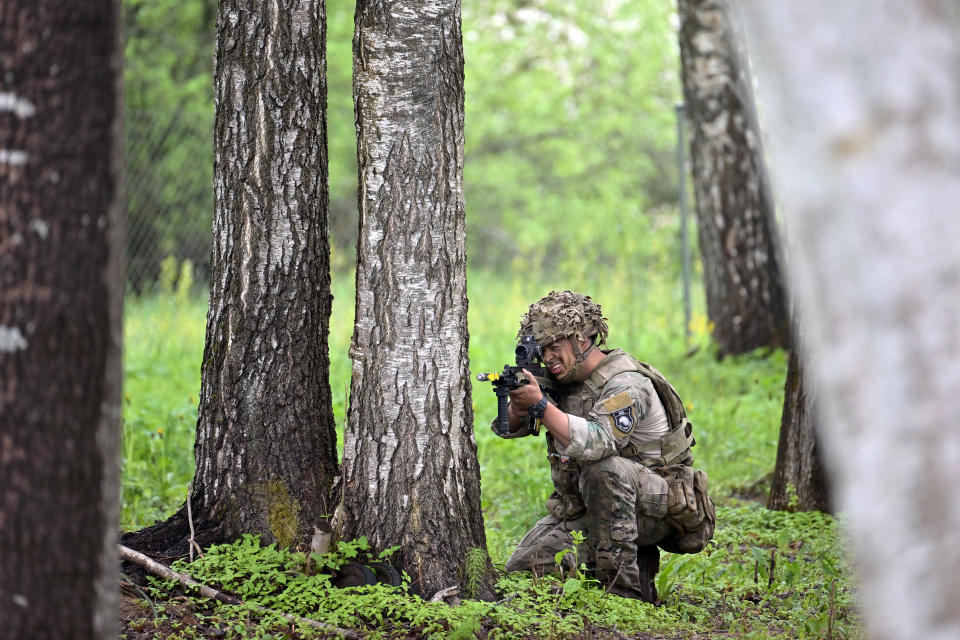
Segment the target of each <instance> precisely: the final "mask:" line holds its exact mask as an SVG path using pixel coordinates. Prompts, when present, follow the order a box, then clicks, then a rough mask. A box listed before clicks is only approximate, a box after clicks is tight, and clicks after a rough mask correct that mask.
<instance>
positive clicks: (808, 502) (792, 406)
mask: <svg viewBox="0 0 960 640" xmlns="http://www.w3.org/2000/svg"><path fill="white" fill-rule="evenodd" d="M794 316H795V317H796V316H797V312H795V313H794ZM791 335H792V336H793V345H792V346H791V348H790V360H789V363H788V365H787V382H786V385H785V387H784V394H783V395H784V397H783V414H782V416H781V419H780V441H779V444H778V446H777V462H776V466H775V467H774V470H773V484H772V486H771V487H770V496H769V497H768V498H767V507H769V508H770V509H777V510H781V511H783V510H797V511H824V512H829V511H830V491H829V485H828V483H827V476H826V472H825V471H824V468H823V461H822V460H823V455H822V453H821V447H820V443H819V438H818V437H817V432H816V428H815V427H816V424H815V423H816V421H817V413H816V406H815V402H814V397H815V396H814V385H813V384H812V381H811V380H810V378H809V374H808V371H809V365H810V363H809V361H808V358H809V352H807V351H804V350H803V344H802V334H801V329H800V327H799V326H798V324H797V323H796V322H795V323H794V326H793V331H792V332H791Z"/></svg>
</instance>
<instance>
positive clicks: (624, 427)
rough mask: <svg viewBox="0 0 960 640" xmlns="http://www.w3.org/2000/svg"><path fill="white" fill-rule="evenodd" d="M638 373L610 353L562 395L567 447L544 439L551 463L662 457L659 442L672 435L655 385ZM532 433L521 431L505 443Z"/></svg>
mask: <svg viewBox="0 0 960 640" xmlns="http://www.w3.org/2000/svg"><path fill="white" fill-rule="evenodd" d="M638 368H639V367H638V363H637V361H636V360H635V359H634V358H633V357H632V356H630V355H628V354H627V353H626V352H624V351H623V350H621V349H614V350H612V351H610V352H608V353H607V354H606V357H605V358H604V359H603V360H602V361H601V362H600V364H598V365H597V367H596V368H595V369H594V370H593V372H592V373H591V374H590V377H589V378H588V379H587V380H585V381H584V382H580V383H576V384H573V385H569V386H568V387H566V388H565V389H564V391H565V394H564V395H563V396H562V397H561V398H560V400H559V403H558V407H559V408H560V410H561V411H563V412H564V413H566V414H567V417H568V420H569V425H570V445H569V446H567V447H566V448H562V447H560V446H559V445H557V444H556V443H555V442H554V441H553V438H550V437H548V438H547V443H548V445H547V446H548V448H549V453H550V454H551V456H552V457H553V456H559V457H563V458H570V459H573V460H576V461H578V462H593V461H596V460H600V459H603V458H606V457H608V456H614V455H623V456H624V457H628V458H638V457H639V458H656V457H659V456H660V455H661V452H660V443H659V439H660V438H661V437H662V436H664V435H666V434H667V432H668V431H669V430H670V423H669V420H668V419H667V414H666V411H665V410H664V407H663V403H662V402H661V400H660V397H659V396H658V395H657V392H656V389H654V386H653V383H652V382H651V381H650V378H648V377H647V376H645V375H643V374H642V373H640V372H639V371H638ZM531 433H532V432H531V431H529V430H528V429H526V428H521V429H520V430H519V431H516V432H514V433H511V434H509V435H507V436H503V437H506V438H518V437H523V436H527V435H530V434H531Z"/></svg>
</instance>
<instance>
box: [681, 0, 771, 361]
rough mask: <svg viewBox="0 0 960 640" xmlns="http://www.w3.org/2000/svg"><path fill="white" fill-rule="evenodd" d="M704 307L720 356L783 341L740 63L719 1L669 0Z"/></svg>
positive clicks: (767, 214)
mask: <svg viewBox="0 0 960 640" xmlns="http://www.w3.org/2000/svg"><path fill="white" fill-rule="evenodd" d="M677 4H678V10H679V14H680V31H679V38H680V59H681V67H682V76H683V94H684V101H685V104H686V112H687V115H688V118H689V121H690V129H691V133H692V135H691V140H690V155H691V162H692V166H693V185H694V192H695V194H696V199H697V207H696V211H697V221H698V223H697V227H698V230H699V238H700V242H699V244H700V253H701V256H702V258H703V279H704V285H705V287H706V297H707V313H708V315H709V317H710V322H711V323H712V324H713V338H714V340H715V341H716V343H717V347H718V353H719V355H720V357H723V356H725V355H736V354H739V353H745V352H747V351H751V350H753V349H756V348H758V347H786V346H787V342H788V338H789V318H788V313H787V303H786V294H785V292H784V285H783V276H782V274H781V268H780V264H779V260H780V255H779V253H778V251H779V250H778V248H777V244H776V234H777V230H776V224H775V221H774V217H773V203H772V200H771V198H770V195H769V187H768V184H767V176H766V169H765V165H764V158H763V151H762V147H761V144H760V134H759V131H758V126H757V120H756V114H755V111H754V104H753V91H752V88H751V85H750V77H749V65H748V63H747V60H746V56H745V55H744V52H743V47H742V45H741V44H740V34H739V31H738V29H737V28H736V22H735V21H733V20H732V15H731V13H730V8H729V4H728V1H727V0H678V3H677Z"/></svg>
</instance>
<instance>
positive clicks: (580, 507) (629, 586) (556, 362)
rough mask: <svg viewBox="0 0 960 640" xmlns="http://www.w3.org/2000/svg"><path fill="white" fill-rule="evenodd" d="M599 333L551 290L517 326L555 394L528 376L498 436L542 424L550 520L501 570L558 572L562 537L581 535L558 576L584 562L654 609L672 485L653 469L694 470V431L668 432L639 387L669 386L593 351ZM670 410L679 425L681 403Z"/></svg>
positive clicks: (578, 306)
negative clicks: (506, 428)
mask: <svg viewBox="0 0 960 640" xmlns="http://www.w3.org/2000/svg"><path fill="white" fill-rule="evenodd" d="M607 333H608V327H607V323H606V319H605V318H604V317H603V315H602V312H601V309H600V306H599V305H598V304H596V303H595V302H593V301H592V300H591V299H590V297H589V296H584V295H581V294H578V293H574V292H572V291H562V292H556V291H551V292H550V293H549V294H548V295H547V296H545V297H544V298H542V299H540V300H539V301H537V302H535V303H534V304H532V305H531V306H530V308H529V310H528V311H527V313H526V315H525V316H524V317H523V320H522V321H521V329H520V334H519V335H533V337H534V340H535V341H536V342H537V344H538V345H539V346H540V348H541V350H542V361H543V365H544V367H545V368H546V369H547V371H548V372H549V376H550V377H551V378H553V380H551V381H549V383H548V384H547V385H545V386H546V387H557V388H558V392H557V393H554V394H552V395H554V396H555V398H548V397H547V396H546V395H545V394H544V393H543V391H542V390H541V386H540V385H539V384H537V381H536V380H535V379H534V376H533V375H532V374H531V373H530V372H529V371H526V370H525V374H526V377H527V379H528V380H529V382H528V383H527V384H526V385H523V386H521V387H519V388H517V389H515V390H512V391H511V392H510V404H509V405H508V408H507V413H508V418H509V422H510V433H509V434H508V435H505V436H503V437H507V438H514V437H521V436H526V435H530V434H532V433H533V432H534V431H533V430H532V429H531V428H530V416H533V417H535V418H539V419H540V421H541V423H542V425H543V426H544V427H545V428H546V432H547V433H546V440H547V452H548V458H549V461H550V468H551V477H552V480H553V484H554V491H553V493H552V495H551V496H550V498H549V499H548V500H547V505H546V506H547V510H548V511H549V515H547V516H546V517H544V518H542V519H541V520H540V521H538V522H537V523H536V524H535V525H534V527H533V528H532V529H531V530H530V531H529V532H528V533H527V534H526V535H525V536H524V538H523V540H521V542H520V545H519V546H518V547H517V549H516V551H514V553H513V555H512V556H511V557H510V559H509V561H508V562H507V566H506V568H507V570H509V571H518V570H524V569H527V570H531V571H534V572H536V573H538V574H541V575H542V574H545V573H549V572H551V571H554V570H556V568H557V567H556V562H555V555H556V553H557V552H559V551H561V550H562V549H569V548H572V540H571V537H570V532H571V531H574V530H581V531H583V532H584V533H585V534H586V544H585V545H583V546H584V548H581V549H580V557H579V558H577V559H575V558H574V557H573V554H567V555H566V556H564V558H563V564H564V565H565V567H564V568H566V569H569V568H571V567H572V566H575V563H578V562H580V563H586V564H587V565H588V566H589V567H591V568H592V569H593V571H594V575H595V577H596V578H597V579H599V580H600V581H601V582H602V583H604V584H605V585H606V587H607V589H608V591H609V592H611V593H614V594H617V595H620V596H624V597H628V598H639V599H641V600H645V601H647V602H654V601H656V598H657V593H656V588H655V586H654V583H653V578H654V576H655V575H656V572H657V570H658V568H659V559H660V555H659V550H658V548H657V546H656V545H657V543H658V542H661V541H663V540H664V539H666V538H668V537H670V536H671V535H675V534H676V531H675V528H674V526H673V525H671V522H670V520H669V513H668V508H669V507H670V504H669V502H668V501H669V491H670V486H669V483H668V482H667V480H665V479H664V478H663V477H661V475H658V473H655V472H654V471H653V469H656V468H658V467H663V466H665V465H676V464H678V463H679V464H686V465H689V464H692V462H693V458H692V456H691V455H690V446H691V445H692V443H693V438H692V431H691V429H690V428H689V426H688V423H687V422H686V420H685V416H684V419H683V420H682V422H683V423H684V424H683V425H682V427H681V428H679V429H678V428H672V426H671V420H670V419H669V418H668V411H667V409H665V407H664V404H663V401H662V400H661V398H660V396H659V395H658V393H657V389H656V388H655V386H654V384H653V382H652V380H651V377H648V375H653V374H655V376H657V377H659V380H661V381H662V382H663V383H664V384H667V383H666V381H665V380H663V378H662V376H660V374H659V373H657V372H656V370H654V369H652V368H651V367H649V366H648V365H644V364H643V363H641V362H639V361H637V360H636V359H634V358H633V357H632V356H630V355H629V354H627V353H625V352H624V351H622V350H620V349H613V350H609V351H607V350H601V348H600V347H601V346H603V344H604V342H605V340H606V337H607ZM641 371H643V372H645V373H646V374H648V375H645V374H644V373H641ZM651 372H653V374H651ZM541 382H544V381H543V380H541ZM556 383H559V384H556ZM667 387H668V388H669V389H670V390H671V391H672V387H669V384H667ZM673 393H674V397H675V392H673ZM554 402H556V404H555V403H554ZM676 405H678V406H679V407H680V408H679V414H678V415H682V414H683V409H682V404H680V402H679V398H676ZM676 468H677V467H671V469H676ZM698 473H702V472H698ZM705 480H706V479H705V476H704V487H703V488H704V492H705V489H706V481H705ZM711 508H712V504H711ZM710 535H712V523H711V529H710ZM708 539H709V537H708Z"/></svg>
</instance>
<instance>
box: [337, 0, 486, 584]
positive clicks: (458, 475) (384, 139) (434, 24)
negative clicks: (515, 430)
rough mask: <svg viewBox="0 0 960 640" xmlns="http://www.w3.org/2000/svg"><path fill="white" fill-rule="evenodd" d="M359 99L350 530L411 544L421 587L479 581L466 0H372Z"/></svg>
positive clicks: (346, 486)
mask: <svg viewBox="0 0 960 640" xmlns="http://www.w3.org/2000/svg"><path fill="white" fill-rule="evenodd" d="M354 100H355V104H356V110H357V113H356V118H357V140H358V150H357V156H358V164H359V177H360V198H359V205H360V241H359V244H358V255H357V300H356V324H355V327H354V335H353V344H352V346H351V353H350V355H351V357H352V358H353V378H352V383H351V396H350V410H349V414H348V423H347V429H346V433H345V436H344V440H345V442H344V454H343V502H342V504H341V506H340V508H339V512H338V516H337V519H338V523H339V525H338V532H339V536H340V537H341V538H354V537H357V536H360V535H366V536H367V537H368V538H369V539H370V541H371V543H372V544H373V545H374V546H375V547H376V548H379V549H383V548H386V547H390V546H393V545H402V549H401V551H400V552H399V556H398V557H399V561H398V564H399V565H400V566H401V567H402V568H403V569H405V570H406V571H407V572H408V573H409V574H410V576H411V578H412V579H413V587H414V589H415V590H417V591H418V592H419V593H421V594H424V595H431V594H433V593H434V592H436V591H437V590H439V589H442V588H445V587H449V586H452V585H460V586H464V587H467V589H465V591H467V592H469V591H470V590H471V589H470V584H469V583H471V582H476V580H475V578H476V576H474V580H469V579H468V578H469V577H468V576H467V575H466V569H465V561H466V560H467V558H468V556H471V554H476V553H477V552H476V551H473V550H475V549H479V550H481V551H484V552H485V551H486V538H485V534H484V530H483V515H482V513H481V510H480V469H479V464H478V462H477V455H476V453H477V452H476V442H475V440H474V436H473V409H472V404H471V393H470V381H469V380H468V376H469V371H468V369H469V361H468V355H467V342H468V334H467V297H466V255H465V240H466V238H465V235H466V232H465V220H464V202H463V184H462V180H463V119H464V111H463V109H464V93H463V49H462V44H461V31H460V3H459V2H458V1H457V0H433V1H431V2H427V3H426V4H424V3H422V2H409V1H401V2H395V3H391V4H388V5H383V4H380V3H376V2H371V1H367V0H361V2H359V3H358V4H357V13H356V31H355V35H354ZM473 586H474V587H478V585H476V584H474V585H473ZM487 586H489V585H488V584H487V583H486V577H484V576H481V584H480V585H479V591H484V590H485V589H486V588H487ZM478 595H481V594H478Z"/></svg>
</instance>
